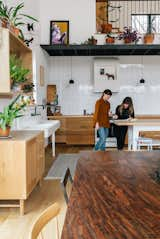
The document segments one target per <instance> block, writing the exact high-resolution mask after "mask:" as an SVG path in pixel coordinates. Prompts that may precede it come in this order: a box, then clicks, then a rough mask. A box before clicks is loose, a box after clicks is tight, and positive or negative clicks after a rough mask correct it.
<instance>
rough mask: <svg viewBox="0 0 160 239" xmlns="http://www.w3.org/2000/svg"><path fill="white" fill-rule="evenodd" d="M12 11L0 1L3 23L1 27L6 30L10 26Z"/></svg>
mask: <svg viewBox="0 0 160 239" xmlns="http://www.w3.org/2000/svg"><path fill="white" fill-rule="evenodd" d="M11 11H12V8H9V7H8V6H7V5H5V4H4V3H3V2H2V1H0V21H1V26H2V27H4V28H7V27H8V24H9V21H8V19H9V18H10V14H11Z"/></svg>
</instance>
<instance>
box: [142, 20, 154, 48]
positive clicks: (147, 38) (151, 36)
mask: <svg viewBox="0 0 160 239" xmlns="http://www.w3.org/2000/svg"><path fill="white" fill-rule="evenodd" d="M143 41H144V44H152V43H153V41H154V33H152V20H151V19H149V25H148V29H147V33H146V34H145V35H144V38H143Z"/></svg>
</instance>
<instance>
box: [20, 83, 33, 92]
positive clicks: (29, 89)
mask: <svg viewBox="0 0 160 239" xmlns="http://www.w3.org/2000/svg"><path fill="white" fill-rule="evenodd" d="M22 90H23V92H24V93H30V92H33V90H34V84H33V83H28V84H24V85H23V88H22Z"/></svg>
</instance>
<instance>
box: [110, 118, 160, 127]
mask: <svg viewBox="0 0 160 239" xmlns="http://www.w3.org/2000/svg"><path fill="white" fill-rule="evenodd" d="M113 123H114V124H115V125H118V126H133V125H135V126H139V125H143V126H160V119H133V120H113Z"/></svg>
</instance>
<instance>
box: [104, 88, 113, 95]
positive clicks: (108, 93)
mask: <svg viewBox="0 0 160 239" xmlns="http://www.w3.org/2000/svg"><path fill="white" fill-rule="evenodd" d="M104 94H105V95H110V96H111V95H112V91H111V90H109V89H106V90H104V91H103V95H104Z"/></svg>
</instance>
